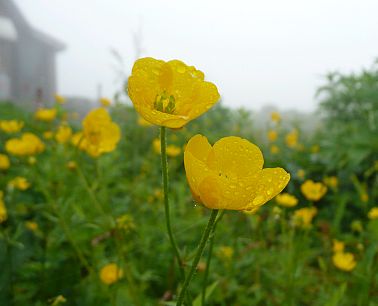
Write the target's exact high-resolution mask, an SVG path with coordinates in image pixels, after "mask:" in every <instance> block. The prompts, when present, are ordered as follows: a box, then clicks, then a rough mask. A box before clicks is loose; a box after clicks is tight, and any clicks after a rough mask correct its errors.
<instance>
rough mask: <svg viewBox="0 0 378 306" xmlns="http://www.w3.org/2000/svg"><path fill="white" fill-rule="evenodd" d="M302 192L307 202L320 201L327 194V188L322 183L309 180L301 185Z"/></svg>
mask: <svg viewBox="0 0 378 306" xmlns="http://www.w3.org/2000/svg"><path fill="white" fill-rule="evenodd" d="M301 191H302V193H303V194H304V196H305V197H306V199H307V200H310V201H319V200H320V199H321V198H322V197H323V196H324V195H325V193H326V192H327V186H325V185H324V184H323V183H321V182H318V183H315V182H314V181H312V180H307V181H305V182H304V183H303V184H302V185H301Z"/></svg>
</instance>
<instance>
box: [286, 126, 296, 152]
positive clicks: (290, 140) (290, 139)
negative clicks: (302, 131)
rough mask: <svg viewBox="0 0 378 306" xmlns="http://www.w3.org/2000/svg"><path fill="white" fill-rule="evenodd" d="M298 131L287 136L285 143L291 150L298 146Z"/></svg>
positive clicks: (293, 131)
mask: <svg viewBox="0 0 378 306" xmlns="http://www.w3.org/2000/svg"><path fill="white" fill-rule="evenodd" d="M298 136H299V134H298V130H292V131H291V132H290V133H288V134H286V137H285V142H286V145H287V146H288V147H289V148H294V147H296V145H297V144H298Z"/></svg>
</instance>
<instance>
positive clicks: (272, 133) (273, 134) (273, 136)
mask: <svg viewBox="0 0 378 306" xmlns="http://www.w3.org/2000/svg"><path fill="white" fill-rule="evenodd" d="M277 138H278V133H277V131H275V130H270V131H268V139H269V141H270V142H274V141H276V140H277Z"/></svg>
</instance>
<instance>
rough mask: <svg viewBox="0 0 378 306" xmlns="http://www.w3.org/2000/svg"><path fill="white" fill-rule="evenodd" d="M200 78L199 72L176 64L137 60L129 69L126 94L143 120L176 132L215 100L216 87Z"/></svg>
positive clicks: (177, 62)
mask: <svg viewBox="0 0 378 306" xmlns="http://www.w3.org/2000/svg"><path fill="white" fill-rule="evenodd" d="M204 78H205V76H204V74H203V73H202V72H201V71H199V70H197V69H196V68H194V67H193V66H187V65H186V64H184V63H183V62H181V61H179V60H172V61H169V62H165V61H162V60H156V59H154V58H151V57H147V58H141V59H139V60H137V61H136V62H135V64H134V66H133V69H132V74H131V76H130V77H129V80H128V93H129V97H130V99H131V101H132V102H133V104H134V107H135V109H136V110H137V112H138V113H139V114H140V115H141V116H142V117H143V118H144V119H145V120H147V121H148V122H150V123H152V124H155V125H160V126H165V127H169V128H175V129H177V128H181V127H183V126H184V125H186V124H187V123H188V122H189V121H191V120H193V119H195V118H197V117H199V116H201V115H202V114H203V113H205V112H206V111H208V110H209V109H210V108H211V107H212V106H213V105H214V104H215V103H216V102H217V101H218V100H219V97H220V96H219V93H218V90H217V87H216V86H215V85H214V84H213V83H210V82H206V81H205V80H204Z"/></svg>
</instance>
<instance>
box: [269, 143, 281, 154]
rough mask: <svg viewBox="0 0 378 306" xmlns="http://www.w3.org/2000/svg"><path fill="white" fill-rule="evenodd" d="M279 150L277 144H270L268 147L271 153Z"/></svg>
mask: <svg viewBox="0 0 378 306" xmlns="http://www.w3.org/2000/svg"><path fill="white" fill-rule="evenodd" d="M279 152H280V148H279V147H278V146H276V145H272V146H271V147H270V153H272V154H278V153H279Z"/></svg>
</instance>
